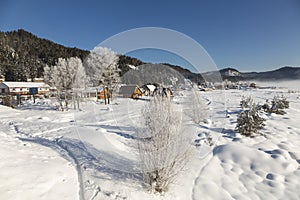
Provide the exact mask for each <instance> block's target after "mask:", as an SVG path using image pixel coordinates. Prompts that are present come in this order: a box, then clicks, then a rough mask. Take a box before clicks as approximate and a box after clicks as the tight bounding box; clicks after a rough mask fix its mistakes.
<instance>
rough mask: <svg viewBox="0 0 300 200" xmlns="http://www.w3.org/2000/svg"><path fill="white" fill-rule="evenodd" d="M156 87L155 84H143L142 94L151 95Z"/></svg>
mask: <svg viewBox="0 0 300 200" xmlns="http://www.w3.org/2000/svg"><path fill="white" fill-rule="evenodd" d="M155 89H156V86H155V85H150V84H149V85H144V87H143V93H144V95H146V96H149V95H151V96H152V95H153V94H154V91H155Z"/></svg>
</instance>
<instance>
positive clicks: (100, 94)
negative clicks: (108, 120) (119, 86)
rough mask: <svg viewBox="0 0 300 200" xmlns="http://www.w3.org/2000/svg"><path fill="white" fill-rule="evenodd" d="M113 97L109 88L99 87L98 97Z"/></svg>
mask: <svg viewBox="0 0 300 200" xmlns="http://www.w3.org/2000/svg"><path fill="white" fill-rule="evenodd" d="M109 98H111V93H110V91H109V90H108V89H107V88H103V87H100V88H97V99H109Z"/></svg>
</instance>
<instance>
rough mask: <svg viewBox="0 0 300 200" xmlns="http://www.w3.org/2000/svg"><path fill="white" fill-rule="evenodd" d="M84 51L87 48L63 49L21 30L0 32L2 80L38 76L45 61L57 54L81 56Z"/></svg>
mask: <svg viewBox="0 0 300 200" xmlns="http://www.w3.org/2000/svg"><path fill="white" fill-rule="evenodd" d="M88 54H89V51H84V50H81V49H77V48H67V47H64V46H62V45H59V44H56V43H54V42H51V41H50V40H47V39H41V38H38V37H37V36H35V35H33V34H32V33H29V32H27V31H25V30H22V29H20V30H18V31H12V32H0V74H3V75H5V78H6V80H10V81H25V80H26V79H27V78H35V77H41V76H42V74H43V67H44V66H45V64H48V65H54V64H55V63H56V61H57V60H58V58H60V57H62V58H68V57H73V56H77V57H79V58H81V59H84V58H85V57H86V56H87V55H88Z"/></svg>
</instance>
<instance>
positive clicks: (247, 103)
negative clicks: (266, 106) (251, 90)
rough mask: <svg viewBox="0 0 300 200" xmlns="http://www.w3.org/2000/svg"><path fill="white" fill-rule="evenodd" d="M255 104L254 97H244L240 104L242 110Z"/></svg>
mask: <svg viewBox="0 0 300 200" xmlns="http://www.w3.org/2000/svg"><path fill="white" fill-rule="evenodd" d="M252 104H253V99H252V97H247V98H245V97H243V99H242V100H241V102H240V106H241V108H242V109H246V108H249V107H250V106H251V105H252Z"/></svg>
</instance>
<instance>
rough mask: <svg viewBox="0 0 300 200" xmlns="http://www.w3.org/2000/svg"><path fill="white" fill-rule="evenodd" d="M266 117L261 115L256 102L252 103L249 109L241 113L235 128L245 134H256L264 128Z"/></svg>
mask: <svg viewBox="0 0 300 200" xmlns="http://www.w3.org/2000/svg"><path fill="white" fill-rule="evenodd" d="M264 121H265V119H264V118H263V117H261V116H260V113H259V110H258V107H257V105H256V104H251V105H250V107H249V109H247V110H243V111H242V112H240V113H239V115H238V118H237V125H236V128H235V130H236V131H237V132H239V133H241V134H242V135H245V136H249V137H251V136H254V135H255V134H257V133H258V131H259V130H260V129H262V128H263V127H264V126H265V124H264Z"/></svg>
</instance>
